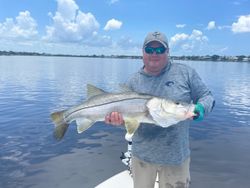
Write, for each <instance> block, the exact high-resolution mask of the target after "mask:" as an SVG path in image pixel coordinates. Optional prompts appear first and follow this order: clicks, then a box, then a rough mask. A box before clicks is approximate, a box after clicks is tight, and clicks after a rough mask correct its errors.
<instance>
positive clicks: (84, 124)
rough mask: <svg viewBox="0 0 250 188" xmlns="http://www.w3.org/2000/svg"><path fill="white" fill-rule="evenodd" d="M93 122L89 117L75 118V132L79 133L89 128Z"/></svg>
mask: <svg viewBox="0 0 250 188" xmlns="http://www.w3.org/2000/svg"><path fill="white" fill-rule="evenodd" d="M93 124H94V122H93V121H92V120H89V119H84V118H81V119H76V125H77V132H78V133H79V134H80V133H82V132H84V131H86V130H87V129H88V128H90V127H91V126H92V125H93Z"/></svg>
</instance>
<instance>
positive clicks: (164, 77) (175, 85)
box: [105, 32, 215, 188]
mask: <svg viewBox="0 0 250 188" xmlns="http://www.w3.org/2000/svg"><path fill="white" fill-rule="evenodd" d="M143 63H144V66H143V67H142V69H141V70H139V72H137V73H135V74H134V75H133V76H132V78H130V80H129V82H128V86H129V87H130V88H131V89H132V90H134V91H136V92H138V93H147V94H151V95H154V96H159V97H163V98H167V99H170V100H173V101H177V102H185V103H191V102H193V103H194V104H196V105H195V113H196V116H195V117H194V119H195V120H198V121H199V120H202V119H203V117H204V115H206V114H207V113H208V112H210V111H212V109H213V106H214V103H215V102H214V98H213V96H212V94H211V92H210V91H209V90H208V89H207V87H206V86H205V85H204V83H203V82H202V81H201V79H200V77H199V76H198V74H197V73H196V72H195V70H194V69H192V68H190V67H188V66H186V65H183V64H178V63H172V62H171V61H170V59H169V46H168V42H167V38H166V36H165V35H164V34H163V33H160V32H152V33H149V34H148V35H147V36H146V38H145V41H144V44H143ZM105 122H106V123H109V124H112V125H122V124H123V123H124V121H123V118H122V114H120V113H119V112H112V113H111V114H108V115H107V116H106V118H105ZM189 124H190V121H182V122H179V123H178V124H175V125H172V126H170V127H168V128H162V127H159V126H155V125H154V126H146V125H144V124H141V125H140V127H139V128H138V130H137V131H136V133H135V134H134V136H133V149H132V155H133V156H132V174H133V180H134V188H153V187H154V183H155V179H156V175H157V173H158V176H159V186H160V188H169V187H171V188H177V187H178V188H180V187H183V188H184V187H185V188H186V187H189V184H190V172H189V163H190V150H189Z"/></svg>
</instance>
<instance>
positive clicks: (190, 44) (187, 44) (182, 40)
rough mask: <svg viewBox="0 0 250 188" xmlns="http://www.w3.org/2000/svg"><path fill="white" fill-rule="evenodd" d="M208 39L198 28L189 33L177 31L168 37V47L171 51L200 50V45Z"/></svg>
mask: <svg viewBox="0 0 250 188" xmlns="http://www.w3.org/2000/svg"><path fill="white" fill-rule="evenodd" d="M207 41H208V38H207V36H205V35H203V33H202V32H201V31H199V30H195V29H194V30H193V31H192V33H191V34H190V35H188V34H186V33H177V34H175V35H174V36H173V37H171V38H170V43H169V44H170V48H172V49H173V51H180V50H182V51H183V52H193V51H195V50H200V49H201V48H202V45H203V44H205V43H206V42H207Z"/></svg>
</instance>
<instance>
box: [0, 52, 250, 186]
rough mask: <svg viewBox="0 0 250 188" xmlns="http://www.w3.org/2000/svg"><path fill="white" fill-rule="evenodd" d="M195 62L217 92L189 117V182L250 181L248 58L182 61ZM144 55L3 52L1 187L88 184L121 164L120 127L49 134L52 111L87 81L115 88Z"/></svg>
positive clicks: (82, 94) (81, 94) (77, 98)
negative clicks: (204, 111)
mask: <svg viewBox="0 0 250 188" xmlns="http://www.w3.org/2000/svg"><path fill="white" fill-rule="evenodd" d="M180 63H183V64H188V65H190V66H192V67H193V68H195V69H196V71H197V72H198V73H199V74H200V76H201V77H202V79H203V81H204V82H205V83H206V84H207V85H208V87H209V88H210V89H211V91H212V92H213V95H214V97H215V99H216V107H215V109H214V111H213V112H212V113H211V114H210V115H209V116H208V117H207V118H206V119H205V120H204V121H202V122H199V123H197V122H193V123H192V125H191V129H190V141H191V151H192V152H191V179H192V184H191V188H235V187H237V188H249V187H250V84H249V82H250V64H249V63H230V62H192V61H180ZM141 66H142V62H141V60H130V59H98V58H92V59H91V58H72V57H22V56H9V57H8V56H6V57H5V56H0V146H1V149H0V187H1V188H13V187H15V188H26V187H27V188H29V187H30V188H44V187H47V188H52V187H60V188H68V187H73V188H80V187H81V188H93V187H94V186H95V185H97V184H98V183H100V182H102V181H103V180H105V179H107V178H108V177H110V176H112V175H114V174H116V173H118V172H120V171H122V170H125V169H126V167H125V166H124V165H123V164H122V163H121V161H120V159H119V157H120V154H121V152H122V151H126V147H127V143H126V141H125V140H124V134H125V132H124V130H123V129H121V128H116V127H112V126H107V125H105V124H104V123H102V122H98V123H96V124H95V125H94V126H92V127H91V128H90V129H88V130H87V131H86V132H84V133H82V134H78V133H77V132H76V126H74V124H73V125H72V126H70V127H69V130H68V131H67V133H66V135H65V137H64V139H63V140H62V141H60V142H58V141H56V140H54V138H53V136H52V133H53V130H54V126H53V124H52V122H51V121H50V117H49V115H50V113H51V112H53V111H56V110H62V109H65V108H68V107H70V106H73V105H76V104H79V103H80V102H81V101H83V100H84V99H85V98H86V90H85V87H86V84H87V83H91V84H94V85H96V86H98V87H100V88H102V89H104V90H107V91H117V90H118V88H119V86H118V84H119V83H124V82H125V81H126V80H127V79H128V77H129V76H130V75H131V74H132V73H134V72H135V71H137V70H138V69H139V68H140V67H141Z"/></svg>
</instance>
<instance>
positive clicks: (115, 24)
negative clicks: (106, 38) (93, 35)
mask: <svg viewBox="0 0 250 188" xmlns="http://www.w3.org/2000/svg"><path fill="white" fill-rule="evenodd" d="M121 26H122V22H121V21H119V20H115V19H114V18H113V19H111V20H109V21H108V22H107V23H106V25H105V27H104V30H105V31H108V30H115V29H120V28H121Z"/></svg>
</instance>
